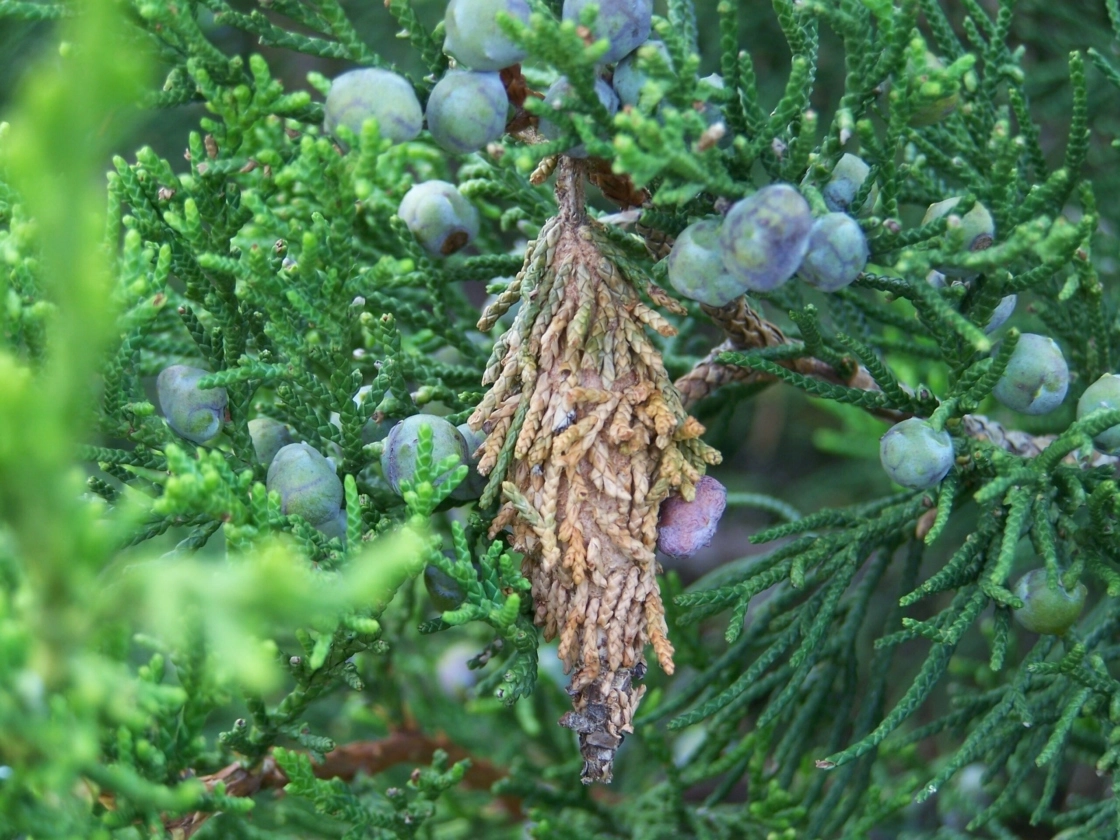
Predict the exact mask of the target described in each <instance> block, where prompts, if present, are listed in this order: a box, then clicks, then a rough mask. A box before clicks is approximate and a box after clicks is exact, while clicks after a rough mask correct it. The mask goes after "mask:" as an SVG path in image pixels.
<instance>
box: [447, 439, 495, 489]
mask: <svg viewBox="0 0 1120 840" xmlns="http://www.w3.org/2000/svg"><path fill="white" fill-rule="evenodd" d="M455 428H456V429H457V430H458V432H459V434H461V435H462V436H463V441H464V442H465V443H466V444H467V459H468V460H467V465H468V466H469V467H470V468H471V471H470V472H469V473H467V477H466V478H465V479H464V480H463V483H462V484H460V485H459V486H458V487H456V488H455V490H454V492H452V494H451V496H452V498H455V499H459V500H461V501H468V500H470V499H477V498H478V497H479V496H481V495H482V491H483V490H485V489H486V483H487V478H486V476H484V475H480V474H479V472H478V458H476V457H474V453H475V452H477V451H478V447H480V446H482V444H483V442H484V441H485V440H486V432H482V431H478V432H476V431H475V430H474V429H472V428H471V427H470V426H468V425H467V424H466V423H462V424H460V425H458V426H456V427H455Z"/></svg>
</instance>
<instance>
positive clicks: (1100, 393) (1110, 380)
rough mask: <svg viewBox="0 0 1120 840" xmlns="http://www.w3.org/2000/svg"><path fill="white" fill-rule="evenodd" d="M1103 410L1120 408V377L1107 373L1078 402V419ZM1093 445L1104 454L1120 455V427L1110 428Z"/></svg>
mask: <svg viewBox="0 0 1120 840" xmlns="http://www.w3.org/2000/svg"><path fill="white" fill-rule="evenodd" d="M1101 408H1107V409H1112V410H1114V411H1115V410H1116V409H1118V408H1120V375H1117V374H1115V373H1106V374H1105V375H1104V376H1102V377H1101V378H1100V379H1098V380H1097V381H1096V382H1094V383H1093V384H1092V385H1090V386H1089V387H1088V388H1086V389H1085V393H1084V394H1082V395H1081V399H1079V400H1078V401H1077V419H1078V420H1080V419H1081V418H1082V417H1085V416H1086V415H1088V414H1090V413H1092V412H1094V411H1096V410H1097V409H1101ZM1093 443H1095V444H1096V445H1097V448H1098V449H1100V450H1101V451H1102V452H1110V453H1113V454H1120V425H1117V426H1109V427H1108V428H1107V429H1105V430H1104V431H1103V432H1101V433H1100V434H1099V435H1097V436H1096V437H1095V438H1093Z"/></svg>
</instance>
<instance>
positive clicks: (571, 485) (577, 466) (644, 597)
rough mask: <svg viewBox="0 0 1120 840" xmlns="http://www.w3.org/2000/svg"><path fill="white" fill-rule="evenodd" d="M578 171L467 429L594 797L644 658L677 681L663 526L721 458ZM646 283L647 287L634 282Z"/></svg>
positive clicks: (561, 188)
mask: <svg viewBox="0 0 1120 840" xmlns="http://www.w3.org/2000/svg"><path fill="white" fill-rule="evenodd" d="M585 175H586V173H585V170H584V166H583V164H581V163H580V162H578V161H573V160H572V159H570V158H561V160H560V164H559V175H558V179H557V197H558V199H559V202H560V212H559V214H558V215H557V216H556V217H555V218H553V219H551V220H549V221H548V222H547V223H546V224H545V226H544V227H543V228H542V229H541V232H540V234H539V236H538V237H537V239H536V240H535V241H534V242H532V243H530V245H529V249H528V254H527V256H526V259H525V264H524V266H523V267H522V269H521V272H520V273H519V274H518V276H517V278H516V279H515V281H514V283H513V284H511V287H510V289H509V290H508V291H507V293H506V294H505V295H503V296H502V297H501V298H500V299H499V301H498V303H497V304H495V306H494V307H493V308H492V309H491V310H489V311H487V312H486V313H485V314H484V315H483V319H482V321H481V322H480V325H479V326H480V329H488V328H489V327H491V326H492V325H493V323H494V321H495V320H496V319H497V318H498V317H500V315H501V313H502V312H503V311H505V309H506V308H508V307H509V306H511V305H512V304H513V302H514V300H516V296H518V295H520V297H521V300H522V306H521V309H520V310H519V312H518V315H517V317H516V320H515V322H514V324H513V326H512V327H511V329H510V330H509V331H508V332H507V333H506V334H505V335H504V336H503V337H502V338H501V339H500V340H499V341H498V343H497V344H496V346H495V349H494V353H493V355H492V357H491V360H490V364H489V366H488V369H487V371H486V375H485V377H484V380H483V384H485V385H489V386H490V390H489V392H488V393H487V394H486V396H485V398H484V399H483V400H482V402H481V404H480V405H479V406H478V408H477V409H476V410H475V412H474V414H473V415H472V416H471V419H470V424H471V426H472V428H475V429H482V430H484V431H485V432H486V433H487V438H486V441H485V443H484V444H483V446H482V449H481V456H482V457H481V461H480V464H479V470H480V471H481V472H482V473H483V474H488V475H490V477H491V480H490V485H489V487H488V490H487V494H486V496H484V498H483V505H486V504H488V503H490V502H491V501H493V500H494V498H495V497H496V495H497V494H498V493H499V492H500V494H501V498H500V501H501V506H500V509H499V512H498V515H497V517H496V518H495V519H494V522H493V525H492V528H491V534H492V535H496V534H497V533H498V532H499V531H501V530H502V529H503V528H505V527H507V526H509V527H510V528H511V529H512V532H513V537H512V543H513V546H514V548H515V549H517V550H518V551H520V552H522V553H524V555H525V562H524V569H525V573H526V575H527V576H528V577H529V578H530V580H531V581H532V584H533V590H532V591H533V599H534V608H535V620H536V622H537V624H538V625H539V626H541V627H542V628H543V629H544V634H545V637H546V638H549V639H551V638H553V637H556V636H559V638H560V657H561V659H563V661H564V666H565V669H566V670H567V671H568V672H569V673H571V674H572V679H571V684H570V686H569V688H568V692H569V694H570V695H571V696H572V706H573V710H572V711H571V712H569V713H567V714H566V715H565V716H564V718H563V719H562V720H561V724H562V725H564V726H567V727H568V728H570V729H573V730H574V731H576V732H577V733H579V739H580V748H581V752H582V754H583V757H584V762H585V763H584V770H583V780H584V782H585V783H590V782H595V781H601V782H609V781H610V779H611V772H612V765H613V760H614V755H615V752H616V751H617V749H618V747H619V745H620V744H621V743H622V739H623V736H624V735H625V733H627V732H631V731H632V720H633V717H634V712H635V710H636V708H637V705H638V702H639V701H640V700H641V698H642V695H643V693H644V692H645V687H644V686H641V685H638V684H637V681H639V680H640V679H641V677H642V676H643V675H644V674H645V670H646V663H645V653H644V652H645V647H646V645H647V644H649V645H651V646H652V647H653V650H654V654H655V656H656V657H657V661H658V664H659V665H660V666H661V668H662V669H663V670H664V671H665V672H667V673H672V671H673V646H672V644H671V643H670V642H669V639H668V636H667V634H666V625H665V611H664V606H663V604H662V601H661V595H660V592H659V590H658V583H657V577H656V575H657V570H658V569H657V562H656V559H655V557H654V547H655V546H656V543H657V517H658V510H659V508H660V506H661V502H662V501H663V500H664V499H665V498H666V497H667V496H668V495H669V494H670V492H673V491H677V492H680V493H681V494H682V495H684V496H685V497H686V498H691V497H692V494H693V493H694V492H695V483H696V482H697V481H698V480H699V479H700V477H701V475H703V472H704V469H705V467H706V465H707V464H714V463H718V461H719V453H718V452H716V451H715V450H714V449H712V448H711V447H709V446H707V445H706V444H704V443H703V442H702V441H701V440H700V435H701V434H702V433H703V431H704V429H703V427H702V426H701V425H700V424H699V423H698V422H697V421H696V420H695V419H694V418H692V417H690V416H689V415H688V413H687V412H686V411H685V409H684V407H683V405H682V403H681V395H680V393H679V392H678V391H677V389H676V388H675V387H674V386H673V383H672V381H671V380H670V379H669V376H668V374H667V373H666V370H665V366H664V364H663V362H662V359H661V356H660V354H659V353H658V351H657V349H656V347H655V346H654V344H653V343H652V342H651V341H650V339H649V336H648V335H647V333H646V329H647V328H650V329H653V330H655V331H656V332H658V333H660V334H661V335H664V336H670V335H672V334H673V333H674V332H675V330H674V328H673V326H672V325H671V324H669V323H668V321H666V320H665V319H664V318H663V317H662V316H661V315H660V314H658V313H657V312H656V311H655V310H654V309H652V308H651V307H650V306H648V305H647V304H646V303H644V302H643V301H642V300H641V298H640V296H639V294H638V288H637V286H636V285H635V283H634V282H632V280H631V278H629V277H627V276H626V275H625V274H624V273H623V272H622V271H620V270H619V268H618V266H617V264H616V261H615V260H613V259H612V248H611V246H610V245H609V243H608V242H607V240H606V237H605V236H603V235H602V233H601V232H600V226H599V224H598V223H597V222H595V221H594V220H593V219H591V218H589V217H588V216H587V214H586V211H585V208H584V187H583V180H584V178H585ZM639 282H641V281H639Z"/></svg>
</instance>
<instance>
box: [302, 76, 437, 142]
mask: <svg viewBox="0 0 1120 840" xmlns="http://www.w3.org/2000/svg"><path fill="white" fill-rule="evenodd" d="M323 112H324V115H325V121H324V124H325V127H326V130H327V131H329V132H331V133H334V132H335V131H336V130H337V129H338V127H339V126H342V125H344V126H346V127H347V128H348V129H350V130H351V131H352V132H354V134H360V133H361V131H362V123H363V122H365V121H366V120H368V119H370V118H371V117H372V118H373V119H376V120H377V126H378V128H379V129H380V131H381V136H382V137H386V138H388V139H389V140H392V141H393V142H394V143H403V142H404V141H406V140H413V139H415V138H416V135H418V134H419V133H420V129H421V128H422V127H423V125H424V113H423V111H422V110H421V109H420V100H418V99H417V98H416V91H414V90H413V89H412V85H411V84H409V82H408V80H407V79H406V78H404V76H400V75H398V74H396V73H393V72H392V71H389V70H379V69H377V68H375V67H365V68H362V69H361V70H351V71H350V72H349V73H343V74H342V75H341V76H337V77H335V79H334V81H332V82H331V89H330V92H329V93H327V101H326V104H325V105H324V107H323Z"/></svg>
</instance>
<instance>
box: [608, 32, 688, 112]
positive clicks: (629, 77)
mask: <svg viewBox="0 0 1120 840" xmlns="http://www.w3.org/2000/svg"><path fill="white" fill-rule="evenodd" d="M646 50H651V51H656V52H658V53H660V55H661V57H662V59H664V61H665V63H666V64H668V65H669V66H670V67H672V66H673V62H672V59H670V58H669V49H668V47H666V46H665V43H664V42H663V41H654V40H649V41H646V42H645V43H644V44H642V45H641V46H640V47H638V49H636V50H634V52H632V53H630V54H629V55H628V56H626V58H624V59H622V61H620V62H618V66H617V67H615V68H614V78H613V79H612V80H611V86H612V87H613V88H614V92H615V93H617V94H618V99H619V101H620V102H621V103H622V104H623V105H637V104H638V97H639V96H641V93H642V88H643V87H644V86H645V83H646V82H648V81H649V75H648V74H647V73H646V72H645V71H644V70H642V69H640V68H639V67H638V57H639V55H640V54H641V53H643V52H645V51H646Z"/></svg>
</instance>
